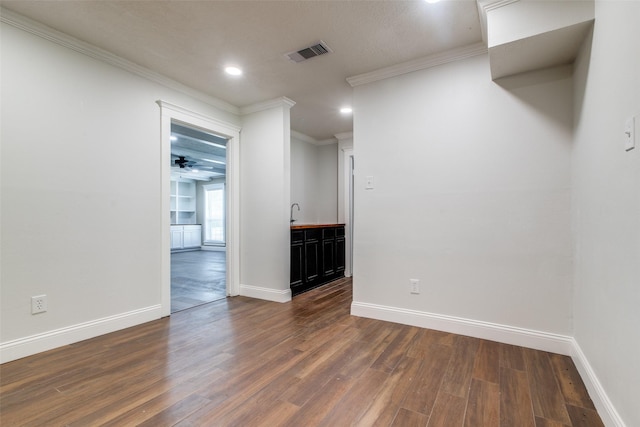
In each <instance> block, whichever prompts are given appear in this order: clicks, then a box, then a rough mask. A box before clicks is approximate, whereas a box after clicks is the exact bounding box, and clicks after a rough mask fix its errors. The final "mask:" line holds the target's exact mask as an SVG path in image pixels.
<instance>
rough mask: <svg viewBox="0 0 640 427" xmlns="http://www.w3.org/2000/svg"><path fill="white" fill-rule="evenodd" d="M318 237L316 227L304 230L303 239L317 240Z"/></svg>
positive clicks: (318, 231) (318, 233) (318, 232)
mask: <svg viewBox="0 0 640 427" xmlns="http://www.w3.org/2000/svg"><path fill="white" fill-rule="evenodd" d="M319 238H320V230H318V229H317V228H314V229H311V230H304V239H305V240H318V239H319Z"/></svg>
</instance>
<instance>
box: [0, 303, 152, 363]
mask: <svg viewBox="0 0 640 427" xmlns="http://www.w3.org/2000/svg"><path fill="white" fill-rule="evenodd" d="M160 313H161V310H160V305H153V306H150V307H146V308H141V309H138V310H133V311H129V312H127V313H121V314H116V315H114V316H108V317H103V318H102V319H96V320H92V321H89V322H84V323H79V324H77V325H73V326H68V327H65V328H60V329H55V330H53V331H48V332H43V333H41V334H36V335H31V336H29V337H24V338H19V339H16V340H13V341H7V342H4V343H2V344H0V363H6V362H10V361H12V360H16V359H20V358H22V357H27V356H31V355H34V354H37V353H41V352H43V351H47V350H51V349H54V348H57V347H62V346H64V345H69V344H73V343H76V342H79V341H83V340H86V339H89V338H94V337H97V336H99V335H104V334H108V333H110V332H115V331H119V330H121V329H125V328H129V327H131V326H137V325H140V324H142V323H146V322H150V321H152V320H157V319H159V318H160Z"/></svg>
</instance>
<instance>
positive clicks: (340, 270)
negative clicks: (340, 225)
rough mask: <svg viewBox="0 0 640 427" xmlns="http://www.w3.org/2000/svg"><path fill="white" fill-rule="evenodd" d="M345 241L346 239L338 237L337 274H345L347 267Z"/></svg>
mask: <svg viewBox="0 0 640 427" xmlns="http://www.w3.org/2000/svg"><path fill="white" fill-rule="evenodd" d="M345 250H346V245H345V240H344V237H336V274H339V275H342V274H344V266H345Z"/></svg>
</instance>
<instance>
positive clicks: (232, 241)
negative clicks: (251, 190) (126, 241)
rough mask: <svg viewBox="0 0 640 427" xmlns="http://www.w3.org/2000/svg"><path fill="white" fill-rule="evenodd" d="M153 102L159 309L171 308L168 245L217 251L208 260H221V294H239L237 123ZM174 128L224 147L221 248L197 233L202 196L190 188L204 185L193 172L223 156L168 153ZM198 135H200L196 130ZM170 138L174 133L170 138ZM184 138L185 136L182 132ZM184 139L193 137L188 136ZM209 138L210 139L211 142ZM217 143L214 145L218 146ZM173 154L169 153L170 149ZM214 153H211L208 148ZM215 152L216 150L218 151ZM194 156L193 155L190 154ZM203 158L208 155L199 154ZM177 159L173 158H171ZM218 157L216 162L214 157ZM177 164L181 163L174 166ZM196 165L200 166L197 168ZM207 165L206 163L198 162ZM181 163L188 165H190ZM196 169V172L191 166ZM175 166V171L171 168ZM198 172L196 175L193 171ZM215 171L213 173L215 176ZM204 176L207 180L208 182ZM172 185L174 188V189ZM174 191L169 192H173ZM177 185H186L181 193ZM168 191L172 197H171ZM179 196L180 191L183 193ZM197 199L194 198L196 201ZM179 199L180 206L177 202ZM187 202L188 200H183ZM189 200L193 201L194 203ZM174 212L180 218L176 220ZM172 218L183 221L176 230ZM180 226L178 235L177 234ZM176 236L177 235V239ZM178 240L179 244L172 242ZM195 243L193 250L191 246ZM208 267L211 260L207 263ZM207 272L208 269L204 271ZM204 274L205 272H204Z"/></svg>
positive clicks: (185, 249)
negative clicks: (157, 121) (156, 110)
mask: <svg viewBox="0 0 640 427" xmlns="http://www.w3.org/2000/svg"><path fill="white" fill-rule="evenodd" d="M157 103H158V105H159V106H160V110H161V123H162V126H161V165H162V166H161V213H160V216H161V225H162V228H161V246H160V248H159V251H160V254H159V256H160V261H161V283H160V296H161V312H162V315H163V316H168V315H170V314H171V312H172V309H171V294H172V292H171V270H172V268H171V261H172V260H171V255H172V251H171V248H174V250H173V253H181V254H183V253H188V252H202V253H200V254H199V255H200V256H203V257H206V256H209V255H210V256H217V257H218V259H217V261H216V262H214V264H217V267H213V268H214V269H218V270H220V269H221V265H223V266H224V271H223V273H222V276H223V277H224V283H225V286H224V288H225V291H224V293H225V296H235V295H238V294H239V287H240V284H239V276H240V267H239V258H240V251H239V243H240V239H239V234H240V233H239V200H240V197H239V171H238V161H239V137H240V127H239V126H237V125H235V124H232V123H228V122H223V121H220V120H217V119H215V118H211V117H208V116H205V115H203V114H201V113H197V112H194V111H190V110H188V109H185V108H183V107H180V106H177V105H175V104H171V103H168V102H165V101H158V102H157ZM179 128H182V129H180V130H181V131H182V132H184V133H186V134H187V135H186V136H187V137H191V138H193V137H194V135H196V136H198V135H200V134H198V132H200V133H202V134H204V135H205V138H203V139H204V140H205V141H207V142H209V143H211V144H219V143H220V145H224V146H225V147H226V155H223V154H221V157H224V162H225V164H224V166H225V168H226V170H225V172H226V173H225V174H224V175H225V180H224V188H225V206H224V208H223V209H224V236H225V240H224V247H223V248H224V250H221V249H220V247H219V246H218V247H216V245H210V244H208V242H206V241H205V240H204V239H203V236H202V233H203V232H202V228H200V230H199V231H194V230H197V227H198V226H199V225H200V227H202V222H203V219H202V218H203V216H202V213H201V216H200V217H199V216H198V212H199V211H200V212H202V209H203V208H202V206H200V204H201V203H203V202H202V200H203V199H204V197H201V198H198V197H196V192H199V191H204V189H203V188H204V187H203V186H204V185H206V184H203V182H204V181H203V180H198V179H196V178H195V175H194V174H200V173H203V172H201V170H202V171H206V172H207V173H211V172H214V171H215V170H218V172H220V169H221V167H222V164H220V163H219V162H222V161H223V160H221V159H219V158H216V157H211V154H212V153H209V155H208V156H207V157H202V158H200V159H199V160H195V159H192V158H190V157H189V153H188V152H186V151H183V152H177V151H175V150H174V152H173V153H172V148H173V147H172V142H173V141H172V138H171V137H172V129H173V130H174V131H175V130H176V129H179ZM200 136H202V135H200ZM174 139H175V138H174ZM187 139H188V138H187ZM190 143H194V142H193V141H191V142H190ZM211 144H210V145H211ZM182 148H183V149H189V148H191V149H193V148H194V147H182ZM218 148H219V147H218ZM172 154H173V155H172ZM213 154H215V153H213ZM218 154H220V153H218ZM194 157H197V156H194ZM205 159H208V160H209V161H207V160H205ZM176 161H177V162H176ZM216 162H218V163H216ZM180 164H183V165H185V167H183V168H180ZM198 166H200V169H198ZM204 166H207V167H204ZM176 169H182V171H176ZM187 169H191V170H190V171H189V170H187ZM193 169H196V170H197V171H198V172H194V171H193ZM172 172H174V177H173V178H174V179H172ZM175 172H178V174H177V176H176V173H175ZM198 176H199V175H198ZM219 178H220V175H219V176H218V179H219ZM210 181H212V180H211V179H209V181H206V182H207V183H213V182H210ZM174 187H175V190H174ZM173 191H175V193H173ZM181 191H187V192H186V193H184V192H183V193H181ZM172 196H173V197H172ZM183 196H184V197H183ZM199 200H200V201H199ZM181 202H183V204H182V207H180V205H181ZM190 203H191V205H189V204H190ZM194 205H195V207H194ZM178 218H179V219H180V221H181V222H186V223H184V224H178V223H177V221H178ZM172 224H175V226H178V227H180V226H181V227H183V228H182V230H180V229H179V228H176V229H175V230H173V229H172ZM180 231H182V235H180ZM180 238H181V239H182V241H180ZM180 244H182V246H181V247H178V246H179V245H180ZM191 249H197V250H191ZM209 250H211V252H219V253H218V254H217V255H216V254H213V255H211V254H205V253H204V252H208V251H209ZM209 267H211V265H210V266H209ZM207 274H208V273H207ZM209 276H210V274H209Z"/></svg>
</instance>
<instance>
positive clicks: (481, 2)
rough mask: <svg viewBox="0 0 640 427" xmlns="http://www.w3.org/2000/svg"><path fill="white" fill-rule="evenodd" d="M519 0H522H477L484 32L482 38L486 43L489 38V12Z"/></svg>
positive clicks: (481, 26) (481, 27)
mask: <svg viewBox="0 0 640 427" xmlns="http://www.w3.org/2000/svg"><path fill="white" fill-rule="evenodd" d="M518 1H520V0H476V3H477V6H478V15H479V17H480V31H481V32H482V40H483V41H484V43H485V44H486V43H487V42H488V40H489V35H488V34H489V33H488V31H489V30H488V27H487V12H489V11H491V10H494V9H498V8H501V7H503V6H507V5H509V4H511V3H515V2H518Z"/></svg>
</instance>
